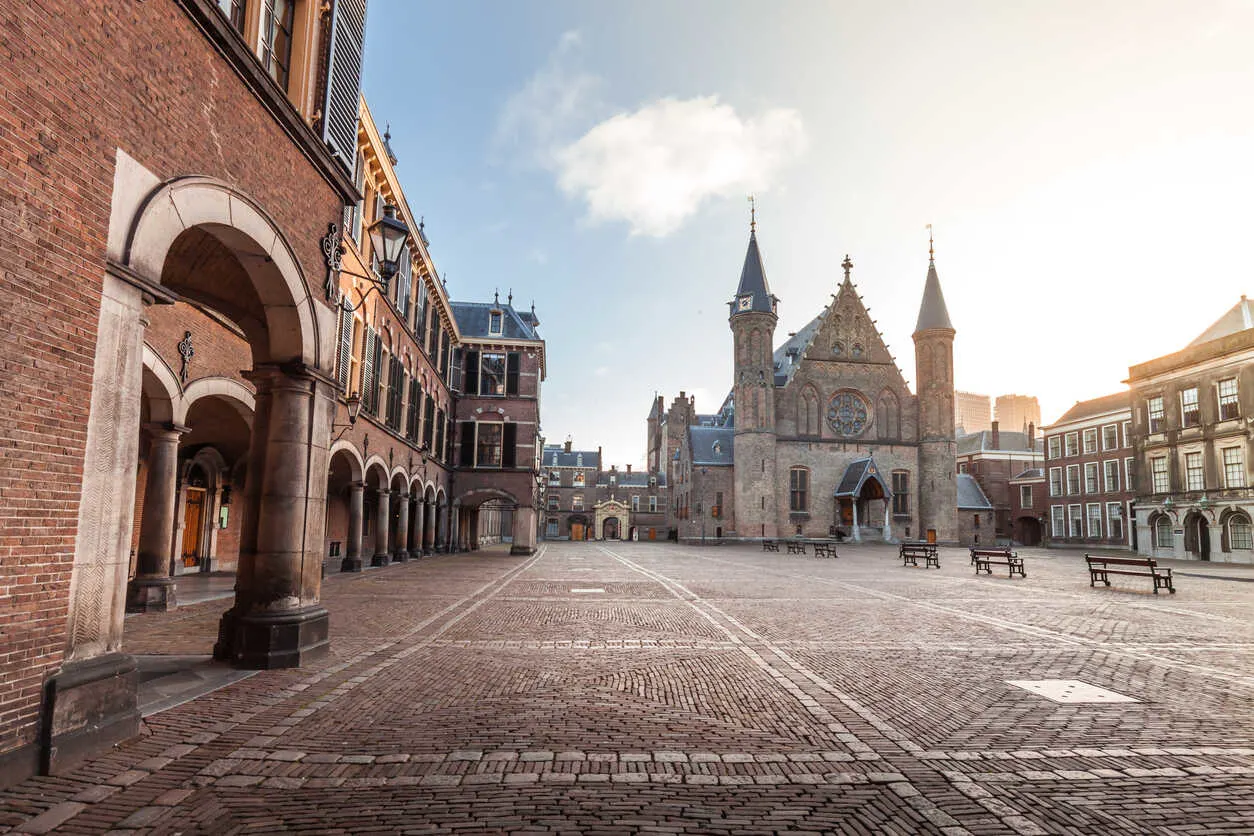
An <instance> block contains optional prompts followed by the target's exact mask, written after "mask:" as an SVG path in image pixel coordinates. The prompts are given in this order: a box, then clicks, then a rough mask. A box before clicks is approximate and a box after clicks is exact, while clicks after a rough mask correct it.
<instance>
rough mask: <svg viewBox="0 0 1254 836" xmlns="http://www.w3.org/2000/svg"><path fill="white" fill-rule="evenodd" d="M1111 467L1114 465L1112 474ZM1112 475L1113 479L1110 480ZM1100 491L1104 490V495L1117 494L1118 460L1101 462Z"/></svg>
mask: <svg viewBox="0 0 1254 836" xmlns="http://www.w3.org/2000/svg"><path fill="white" fill-rule="evenodd" d="M1111 465H1114V467H1113V471H1114V472H1113V473H1112V472H1111V471H1112V467H1111ZM1112 475H1113V476H1114V478H1113V479H1112V478H1111V476H1112ZM1102 489H1103V490H1105V492H1106V493H1118V492H1119V460H1118V459H1106V461H1104V462H1102Z"/></svg>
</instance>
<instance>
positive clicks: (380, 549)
mask: <svg viewBox="0 0 1254 836" xmlns="http://www.w3.org/2000/svg"><path fill="white" fill-rule="evenodd" d="M374 495H375V515H374V557H372V558H370V565H371V566H387V565H388V563H390V562H391V561H392V557H391V554H390V553H389V552H388V526H389V524H390V523H391V522H392V510H391V507H390V503H389V499H390V498H391V496H392V492H391V491H390V490H388V489H387V488H379V489H378V490H376V491H375V492H374Z"/></svg>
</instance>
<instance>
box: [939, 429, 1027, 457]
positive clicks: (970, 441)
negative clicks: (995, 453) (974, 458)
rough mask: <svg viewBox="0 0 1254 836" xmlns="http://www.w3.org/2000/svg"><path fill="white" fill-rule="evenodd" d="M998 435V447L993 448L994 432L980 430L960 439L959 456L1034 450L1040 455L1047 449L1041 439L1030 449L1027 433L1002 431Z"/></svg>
mask: <svg viewBox="0 0 1254 836" xmlns="http://www.w3.org/2000/svg"><path fill="white" fill-rule="evenodd" d="M998 435H999V437H998V439H997V444H998V446H997V447H994V446H993V432H992V430H980V431H979V432H974V433H970V434H968V435H964V436H962V437H960V438H959V439H958V455H960V456H963V455H970V454H971V453H980V452H983V451H985V450H1007V451H1011V452H1023V453H1028V452H1032V449H1033V448H1035V450H1036V452H1038V453H1039V452H1041V451H1043V450H1044V449H1045V445H1044V441H1043V440H1042V439H1039V438H1038V439H1036V440H1035V442H1034V443H1033V445H1032V447H1029V446H1028V436H1027V433H1021V432H1015V431H1014V430H1001V431H999V433H998Z"/></svg>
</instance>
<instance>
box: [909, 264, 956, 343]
mask: <svg viewBox="0 0 1254 836" xmlns="http://www.w3.org/2000/svg"><path fill="white" fill-rule="evenodd" d="M933 328H946V329H948V330H950V331H952V330H954V326H953V323H952V322H950V321H949V308H948V307H946V306H945V294H944V293H941V286H940V277H939V276H937V275H936V261H935V260H933V259H929V260H928V265H927V282H926V283H925V284H924V285H923V303H922V304H921V305H919V321H918V322H916V323H915V326H914V330H915V333H918V332H919V331H930V330H932V329H933Z"/></svg>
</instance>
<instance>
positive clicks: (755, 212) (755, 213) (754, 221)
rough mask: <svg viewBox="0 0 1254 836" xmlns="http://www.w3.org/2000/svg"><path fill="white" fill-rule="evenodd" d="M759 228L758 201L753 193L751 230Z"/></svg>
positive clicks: (750, 203) (751, 196)
mask: <svg viewBox="0 0 1254 836" xmlns="http://www.w3.org/2000/svg"><path fill="white" fill-rule="evenodd" d="M757 228H758V201H757V198H755V197H754V196H753V195H749V231H750V232H753V231H754V230H756V229H757Z"/></svg>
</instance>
